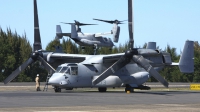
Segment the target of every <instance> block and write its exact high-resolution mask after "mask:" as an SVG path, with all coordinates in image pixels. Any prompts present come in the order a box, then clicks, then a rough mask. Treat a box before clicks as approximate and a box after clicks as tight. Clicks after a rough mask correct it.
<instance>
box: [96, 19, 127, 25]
mask: <svg viewBox="0 0 200 112" xmlns="http://www.w3.org/2000/svg"><path fill="white" fill-rule="evenodd" d="M93 20H97V21H102V22H106V23H110V24H113V23H116V24H123V23H122V22H123V21H127V20H123V21H119V20H110V21H109V20H102V19H93Z"/></svg>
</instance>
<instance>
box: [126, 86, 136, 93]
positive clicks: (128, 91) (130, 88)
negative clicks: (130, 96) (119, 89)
mask: <svg viewBox="0 0 200 112" xmlns="http://www.w3.org/2000/svg"><path fill="white" fill-rule="evenodd" d="M125 92H126V93H133V92H134V88H132V87H131V86H129V85H126V87H125Z"/></svg>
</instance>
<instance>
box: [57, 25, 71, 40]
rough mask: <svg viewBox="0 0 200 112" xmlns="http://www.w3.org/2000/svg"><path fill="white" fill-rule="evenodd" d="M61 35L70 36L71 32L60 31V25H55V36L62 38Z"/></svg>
mask: <svg viewBox="0 0 200 112" xmlns="http://www.w3.org/2000/svg"><path fill="white" fill-rule="evenodd" d="M63 36H69V37H71V33H62V29H61V27H60V25H56V38H57V39H62V37H63Z"/></svg>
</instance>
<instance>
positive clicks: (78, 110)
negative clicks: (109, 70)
mask: <svg viewBox="0 0 200 112" xmlns="http://www.w3.org/2000/svg"><path fill="white" fill-rule="evenodd" d="M23 84H25V83H23ZM23 84H22V83H21V84H15V85H16V86H2V85H0V111H15V112H16V111H24V112H35V111H42V112H44V111H52V112H55V111H56V112H57V111H62V112H63V111H67V112H70V111H71V112H105V111H107V112H113V111H115V112H124V111H126V112H133V111H134V112H161V111H162V112H171V111H174V112H191V111H192V112H199V111H200V91H191V90H187V89H186V90H185V89H184V90H183V89H155V90H136V91H135V92H134V93H129V94H128V93H125V92H123V90H124V88H116V89H109V90H108V92H105V93H99V92H98V91H97V89H95V88H86V89H74V90H72V91H67V90H62V92H61V93H54V91H53V89H51V87H49V89H48V91H44V92H43V91H39V92H36V91H35V87H34V86H33V85H32V86H31V85H27V84H26V85H23ZM33 84H34V83H33ZM42 89H43V88H42Z"/></svg>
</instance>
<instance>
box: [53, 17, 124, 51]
mask: <svg viewBox="0 0 200 112" xmlns="http://www.w3.org/2000/svg"><path fill="white" fill-rule="evenodd" d="M94 20H99V19H94ZM74 21H75V23H64V24H70V25H71V33H62V29H61V26H60V25H56V38H58V39H61V38H62V37H63V36H68V37H70V38H71V39H73V40H74V41H75V42H76V43H77V44H79V45H80V46H82V48H83V49H84V46H93V47H94V49H96V48H97V47H110V48H112V47H113V46H114V44H113V42H115V43H117V42H118V40H119V33H120V27H119V26H118V24H122V21H118V20H115V21H106V20H104V22H105V21H106V22H108V23H112V24H113V25H114V26H113V29H112V30H111V32H107V33H96V34H93V33H83V32H81V28H80V26H85V25H96V24H86V23H80V22H79V21H76V20H74ZM99 21H102V20H99ZM62 23H63V22H62ZM109 34H112V35H113V41H112V40H111V39H110V38H106V37H103V36H104V35H109Z"/></svg>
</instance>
